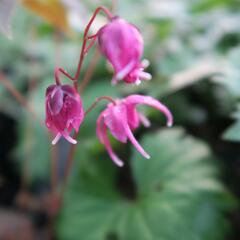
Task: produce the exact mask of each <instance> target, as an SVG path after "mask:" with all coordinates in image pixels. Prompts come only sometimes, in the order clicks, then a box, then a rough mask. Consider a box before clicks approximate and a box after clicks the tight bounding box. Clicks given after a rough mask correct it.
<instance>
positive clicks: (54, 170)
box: [50, 145, 58, 193]
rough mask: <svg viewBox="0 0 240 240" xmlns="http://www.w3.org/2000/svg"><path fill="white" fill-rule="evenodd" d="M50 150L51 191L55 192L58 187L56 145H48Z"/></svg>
mask: <svg viewBox="0 0 240 240" xmlns="http://www.w3.org/2000/svg"><path fill="white" fill-rule="evenodd" d="M50 148H51V149H50V152H51V189H52V193H56V192H57V187H58V151H57V150H58V146H57V145H56V146H52V145H51V147H50Z"/></svg>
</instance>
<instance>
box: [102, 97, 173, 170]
mask: <svg viewBox="0 0 240 240" xmlns="http://www.w3.org/2000/svg"><path fill="white" fill-rule="evenodd" d="M138 104H144V105H148V106H151V107H153V108H156V109H157V110H159V111H161V112H163V113H164V114H165V116H166V118H167V125H168V126H172V123H173V118H172V114H171V112H170V111H169V110H168V108H167V107H166V106H164V105H163V104H162V103H161V102H159V101H158V100H156V99H154V98H152V97H150V96H142V95H131V96H128V97H126V98H124V99H121V100H116V102H115V104H113V103H109V104H108V106H107V109H105V110H104V111H103V112H102V113H101V114H100V115H99V117H98V119H97V136H98V138H99V140H100V142H101V143H102V144H104V145H105V147H106V150H107V152H108V154H109V155H110V157H111V159H112V160H113V161H114V162H115V163H116V164H117V165H118V166H123V162H122V160H121V159H119V158H118V156H117V155H116V154H115V153H114V152H113V150H112V147H111V145H110V142H109V139H108V137H107V128H108V129H109V130H110V132H111V134H112V135H113V136H114V138H116V139H117V140H118V141H120V142H122V143H126V142H127V140H130V142H131V143H132V144H133V145H134V147H135V148H136V149H137V150H138V151H139V152H140V153H141V154H142V155H143V156H144V157H145V158H150V156H149V154H148V153H146V152H145V150H144V149H143V148H142V147H141V145H140V144H139V143H138V141H137V140H136V139H135V137H134V135H133V133H132V130H135V129H136V128H138V126H139V125H140V123H142V124H143V125H144V126H145V127H149V126H150V122H149V120H148V119H147V118H146V117H145V116H144V115H143V114H142V113H140V112H138V111H137V109H136V107H137V105H138Z"/></svg>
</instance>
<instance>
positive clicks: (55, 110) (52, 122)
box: [45, 84, 84, 145]
mask: <svg viewBox="0 0 240 240" xmlns="http://www.w3.org/2000/svg"><path fill="white" fill-rule="evenodd" d="M45 107H46V120H45V123H46V126H47V128H48V129H49V130H50V131H52V132H53V133H55V134H56V137H55V138H54V140H53V141H52V144H53V145H54V144H56V143H57V142H58V140H59V139H60V137H61V136H63V137H64V138H65V139H66V140H68V141H69V142H70V143H72V144H76V143H77V141H76V140H75V139H73V138H72V137H71V136H70V133H71V131H72V129H74V130H75V131H76V132H78V130H79V127H80V124H81V123H82V121H83V118H84V110H83V106H82V101H81V98H80V96H79V94H78V93H77V91H76V90H75V89H74V88H73V87H71V86H70V85H61V84H54V85H51V86H49V87H48V88H47V90H46V102H45Z"/></svg>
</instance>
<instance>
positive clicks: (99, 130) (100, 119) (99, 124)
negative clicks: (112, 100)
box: [96, 111, 105, 144]
mask: <svg viewBox="0 0 240 240" xmlns="http://www.w3.org/2000/svg"><path fill="white" fill-rule="evenodd" d="M104 114H105V111H103V112H101V113H100V115H99V117H98V119H97V129H96V132H97V136H98V138H99V140H100V142H101V143H102V144H103V143H104V138H103V131H102V124H103V116H104Z"/></svg>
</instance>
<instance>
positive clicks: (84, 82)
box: [79, 49, 100, 94]
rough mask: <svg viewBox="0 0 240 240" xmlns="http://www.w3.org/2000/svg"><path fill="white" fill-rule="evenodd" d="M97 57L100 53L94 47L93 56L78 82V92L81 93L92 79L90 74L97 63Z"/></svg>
mask: <svg viewBox="0 0 240 240" xmlns="http://www.w3.org/2000/svg"><path fill="white" fill-rule="evenodd" d="M99 57H100V54H99V51H98V49H95V52H94V57H93V58H92V59H91V61H90V64H89V67H88V69H87V71H86V74H85V76H84V78H83V80H82V82H81V84H80V87H79V93H80V94H82V93H83V91H84V89H85V87H86V86H87V85H88V84H89V82H90V81H91V79H92V75H93V72H94V69H95V67H96V65H97V62H98V60H99Z"/></svg>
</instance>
